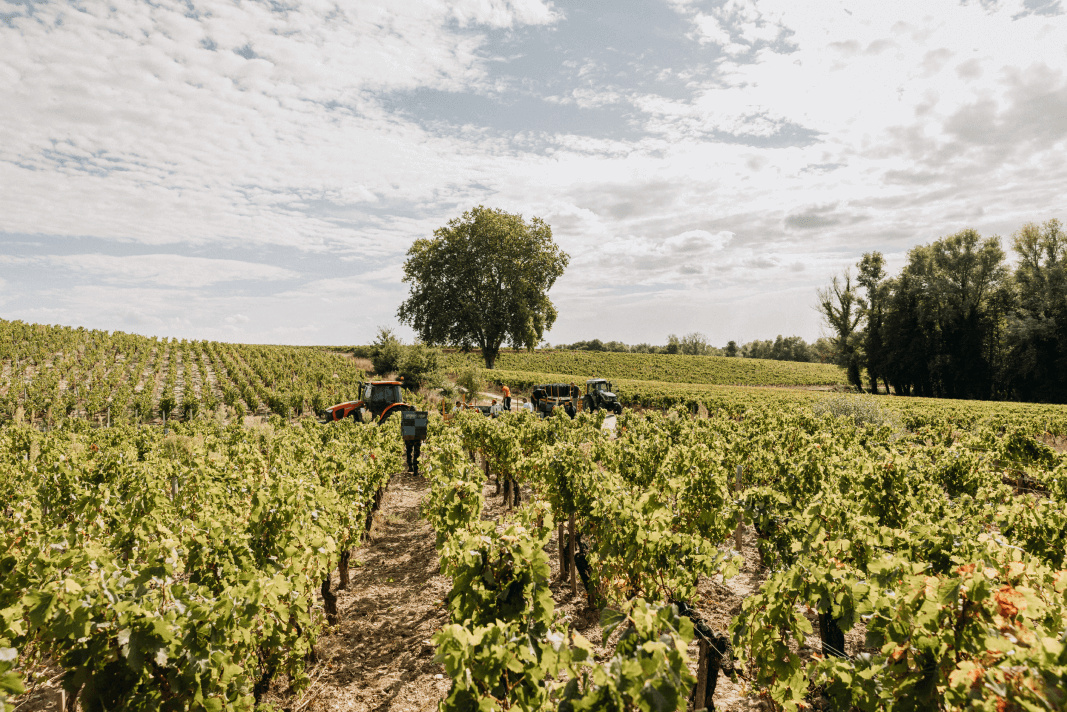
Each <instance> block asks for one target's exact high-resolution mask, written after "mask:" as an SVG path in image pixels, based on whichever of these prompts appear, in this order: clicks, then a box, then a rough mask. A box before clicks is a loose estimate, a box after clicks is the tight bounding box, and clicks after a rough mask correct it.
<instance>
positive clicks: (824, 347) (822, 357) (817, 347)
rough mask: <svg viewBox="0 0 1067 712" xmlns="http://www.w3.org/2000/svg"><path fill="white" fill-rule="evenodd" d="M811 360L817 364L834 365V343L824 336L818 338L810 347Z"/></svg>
mask: <svg viewBox="0 0 1067 712" xmlns="http://www.w3.org/2000/svg"><path fill="white" fill-rule="evenodd" d="M811 355H812V360H813V361H816V362H817V363H834V361H835V354H834V342H833V341H831V340H830V339H828V338H826V337H825V336H820V337H819V338H818V339H816V340H815V343H814V344H812V345H811Z"/></svg>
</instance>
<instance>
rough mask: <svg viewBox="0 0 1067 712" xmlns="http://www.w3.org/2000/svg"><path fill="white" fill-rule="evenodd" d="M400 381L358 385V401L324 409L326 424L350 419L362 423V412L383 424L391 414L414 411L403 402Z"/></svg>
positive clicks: (372, 382)
mask: <svg viewBox="0 0 1067 712" xmlns="http://www.w3.org/2000/svg"><path fill="white" fill-rule="evenodd" d="M403 385H404V384H403V383H402V382H401V381H371V382H370V383H360V384H359V393H360V399H359V400H354V401H348V402H347V403H338V404H337V405H332V406H330V407H329V408H327V409H326V422H327V423H329V422H330V421H333V420H343V419H345V418H348V417H351V418H353V419H354V420H355V421H356V422H357V423H362V422H363V412H364V411H367V412H369V413H370V414H371V420H374V421H377V422H378V423H384V422H385V419H386V418H388V417H389V416H390V415H392V414H393V413H398V412H400V411H404V410H415V409H414V408H413V407H412V406H410V405H408V404H407V403H405V402H404V400H403V395H402V393H401V391H400V387H401V386H403Z"/></svg>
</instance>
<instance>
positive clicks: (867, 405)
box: [812, 395, 903, 430]
mask: <svg viewBox="0 0 1067 712" xmlns="http://www.w3.org/2000/svg"><path fill="white" fill-rule="evenodd" d="M812 410H813V411H814V412H815V415H818V416H823V415H832V416H834V417H835V418H848V419H849V420H851V421H852V422H853V423H855V424H856V425H857V426H863V425H874V426H877V427H880V426H883V425H885V426H889V427H890V428H892V429H893V430H901V429H902V428H903V426H902V424H901V421H900V415H899V414H898V413H896V412H895V411H892V410H890V409H888V408H885V407H883V406H882V404H881V403H879V402H878V398H877V396H869V395H838V396H833V397H831V398H825V399H823V400H821V401H819V402H817V403H815V404H814V405H813V406H812Z"/></svg>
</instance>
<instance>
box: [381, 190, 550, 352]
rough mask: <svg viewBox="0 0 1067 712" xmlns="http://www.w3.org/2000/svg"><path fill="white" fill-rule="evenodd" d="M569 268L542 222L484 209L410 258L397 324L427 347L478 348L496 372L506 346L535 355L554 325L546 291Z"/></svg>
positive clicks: (419, 244) (414, 249) (438, 233)
mask: <svg viewBox="0 0 1067 712" xmlns="http://www.w3.org/2000/svg"><path fill="white" fill-rule="evenodd" d="M568 260H569V257H568V256H567V254H566V253H565V252H563V251H562V250H561V249H560V248H559V246H558V245H556V243H555V242H553V241H552V228H551V227H549V226H548V224H547V223H546V222H545V221H544V220H542V219H541V218H536V217H535V218H531V219H530V220H529V221H525V220H523V218H522V216H521V215H517V214H511V213H506V212H504V211H503V210H496V209H492V208H485V207H483V206H480V205H479V206H478V207H477V208H474V209H473V210H469V211H468V212H465V213H463V216H462V217H459V218H455V219H453V220H451V221H449V223H448V225H446V226H445V227H442V228H438V229H437V230H435V231H434V237H433V239H421V240H416V241H415V244H413V245H412V246H411V249H409V250H408V258H407V261H406V262H404V281H405V282H408V283H409V284H410V285H411V293H410V294H409V296H408V298H407V299H406V300H405V301H404V303H403V304H401V305H400V309H399V310H398V311H397V316H398V317H399V318H400V321H401V322H403V323H405V324H409V325H410V326H411V327H412V328H414V329H415V331H416V332H417V333H418V334H419V337H420V338H421V339H422V340H423V341H425V342H427V343H435V344H445V343H447V344H455V345H457V346H460V347H462V348H465V349H469V348H474V347H477V348H480V349H481V350H482V357H483V358H484V359H485V366H486V368H492V367H493V364H494V362H495V361H496V357H497V354H498V353H499V352H500V347H501V345H502V344H503V343H504V342H505V341H507V342H509V343H510V344H511V345H512V346H514V347H523V348H527V349H532V348H534V347H535V346H537V344H538V343H540V341H541V337H542V336H543V335H544V332H545V330H546V329H549V328H551V326H552V324H553V323H554V322H555V321H556V309H555V307H554V306H552V302H551V301H549V299H548V290H549V289H551V288H552V285H553V284H554V283H555V281H556V279H558V278H559V277H560V275H562V274H563V269H564V268H565V267H566V266H567V262H568Z"/></svg>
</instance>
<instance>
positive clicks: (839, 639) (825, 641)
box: [819, 613, 846, 658]
mask: <svg viewBox="0 0 1067 712" xmlns="http://www.w3.org/2000/svg"><path fill="white" fill-rule="evenodd" d="M819 637H820V638H822V654H823V655H826V656H833V657H835V658H843V657H846V656H845V634H844V633H842V632H841V628H840V626H838V625H837V621H836V620H834V617H833V616H832V615H831V614H829V613H820V614H819Z"/></svg>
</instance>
